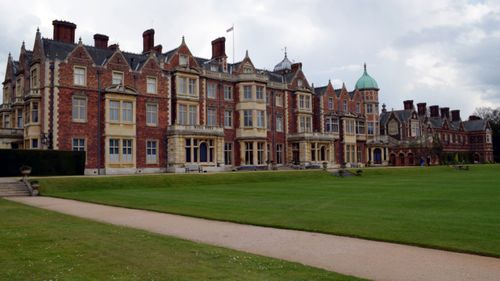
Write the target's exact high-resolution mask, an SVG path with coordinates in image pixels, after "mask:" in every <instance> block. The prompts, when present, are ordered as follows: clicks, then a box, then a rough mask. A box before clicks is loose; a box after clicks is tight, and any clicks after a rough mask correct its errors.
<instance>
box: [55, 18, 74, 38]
mask: <svg viewBox="0 0 500 281" xmlns="http://www.w3.org/2000/svg"><path fill="white" fill-rule="evenodd" d="M52 25H53V26H54V35H53V39H54V41H60V42H65V43H70V44H74V43H75V29H76V24H74V23H72V22H68V21H62V20H54V21H52Z"/></svg>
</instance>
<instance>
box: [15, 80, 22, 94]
mask: <svg viewBox="0 0 500 281" xmlns="http://www.w3.org/2000/svg"><path fill="white" fill-rule="evenodd" d="M22 81H23V80H22V79H21V78H18V79H17V82H16V97H20V96H22V95H23V84H22Z"/></svg>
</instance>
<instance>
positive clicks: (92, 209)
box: [8, 197, 500, 281]
mask: <svg viewBox="0 0 500 281" xmlns="http://www.w3.org/2000/svg"><path fill="white" fill-rule="evenodd" d="M8 199H9V200H12V201H16V202H20V203H24V204H28V205H31V206H35V207H39V208H44V209H48V210H52V211H57V212H61V213H65V214H69V215H74V216H78V217H83V218H87V219H92V220H96V221H101V222H106V223H111V224H116V225H122V226H127V227H132V228H138V229H143V230H147V231H150V232H154V233H159V234H165V235H170V236H175V237H179V238H183V239H187V240H192V241H196V242H201V243H206V244H211V245H217V246H221V247H226V248H231V249H236V250H240V251H244V252H249V253H254V254H258V255H263V256H268V257H273V258H279V259H283V260H288V261H293V262H299V263H302V264H306V265H309V266H314V267H319V268H323V269H326V270H331V271H335V272H338V273H343V274H347V275H353V276H358V277H363V278H368V279H374V280H397V281H403V280H411V281H417V280H425V281H430V280H440V281H446V280H450V281H460V280H482V281H487V280H492V281H493V280H495V281H498V280H500V259H497V258H490V257H482V256H475V255H469V254H460V253H454V252H447V251H440V250H432V249H426V248H419V247H413V246H405V245H399V244H392V243H385V242H377V241H370V240H363V239H356V238H349V237H342V236H335V235H327V234H319V233H312V232H304V231H296V230H286V229H276V228H269V227H259V226H252V225H244V224H236V223H230V222H221V221H213V220H205V219H198V218H192V217H185V216H179V215H171V214H164V213H157V212H151V211H143V210H134V209H127V208H119V207H111V206H105V205H99V204H92V203H84V202H79V201H74V200H67V199H57V198H51V197H11V198H8Z"/></svg>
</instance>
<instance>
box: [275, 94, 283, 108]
mask: <svg viewBox="0 0 500 281" xmlns="http://www.w3.org/2000/svg"><path fill="white" fill-rule="evenodd" d="M276 106H280V107H283V95H282V94H277V95H276Z"/></svg>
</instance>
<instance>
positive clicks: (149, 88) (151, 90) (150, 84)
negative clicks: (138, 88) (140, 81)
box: [146, 77, 156, 94]
mask: <svg viewBox="0 0 500 281" xmlns="http://www.w3.org/2000/svg"><path fill="white" fill-rule="evenodd" d="M146 92H147V93H148V94H156V78H154V77H148V78H146Z"/></svg>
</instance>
